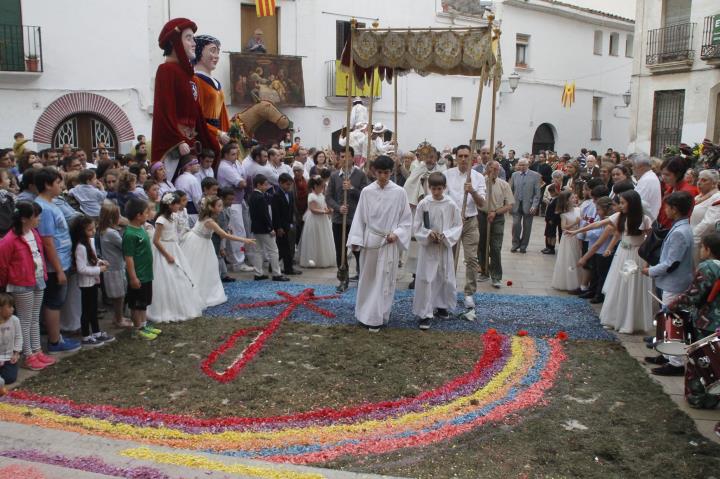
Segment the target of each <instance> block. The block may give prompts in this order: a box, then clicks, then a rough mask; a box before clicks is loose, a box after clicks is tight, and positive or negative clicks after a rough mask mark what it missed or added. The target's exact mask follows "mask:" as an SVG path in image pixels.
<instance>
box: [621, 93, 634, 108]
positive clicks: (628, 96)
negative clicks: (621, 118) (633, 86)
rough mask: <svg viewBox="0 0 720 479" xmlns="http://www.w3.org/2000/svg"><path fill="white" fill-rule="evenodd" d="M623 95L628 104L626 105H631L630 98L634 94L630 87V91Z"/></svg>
mask: <svg viewBox="0 0 720 479" xmlns="http://www.w3.org/2000/svg"><path fill="white" fill-rule="evenodd" d="M622 97H623V102H625V106H626V107H628V106H630V100H631V98H632V95H631V93H630V90H629V89H628V91H626V92H625V93H623V96H622Z"/></svg>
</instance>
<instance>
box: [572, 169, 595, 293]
mask: <svg viewBox="0 0 720 479" xmlns="http://www.w3.org/2000/svg"><path fill="white" fill-rule="evenodd" d="M595 181H596V180H593V179H590V180H589V181H587V182H585V181H574V182H573V189H575V190H576V191H577V190H580V198H581V199H582V202H581V203H580V206H579V208H580V223H579V224H578V226H580V227H583V226H585V225H586V224H588V223H592V222H593V221H594V218H595V199H594V198H593V197H592V188H593V187H594V186H595V183H594V182H595ZM577 239H579V240H580V254H581V255H584V254H585V253H587V250H588V247H589V243H588V241H587V238H586V237H585V235H584V234H583V233H581V234H579V235H578V236H577ZM590 267H591V265H586V266H583V267H579V268H578V271H580V291H581V293H580V297H581V298H583V299H585V298H587V297H588V296H589V295H590V294H592V292H591V291H590V282H591V281H592V271H591V270H590Z"/></svg>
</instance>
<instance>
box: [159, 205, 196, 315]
mask: <svg viewBox="0 0 720 479" xmlns="http://www.w3.org/2000/svg"><path fill="white" fill-rule="evenodd" d="M179 210H180V195H178V192H177V191H176V192H168V193H165V194H164V195H163V196H162V199H161V201H160V213H159V214H158V216H157V219H156V220H155V233H154V235H153V238H152V242H153V246H154V248H153V285H154V288H153V302H152V304H151V305H150V306H149V307H148V310H147V315H148V318H150V319H151V320H152V321H155V322H159V323H167V322H171V321H184V320H186V319H191V318H197V317H198V316H200V315H201V314H202V305H203V300H202V299H201V298H200V294H199V288H200V285H197V286H196V285H195V284H194V283H193V281H192V279H191V275H192V270H191V269H190V263H189V261H188V260H187V258H186V257H185V254H184V253H183V250H182V249H181V248H180V242H179V240H178V236H177V227H176V226H175V214H176V213H177V212H178V211H179ZM193 254H194V253H193Z"/></svg>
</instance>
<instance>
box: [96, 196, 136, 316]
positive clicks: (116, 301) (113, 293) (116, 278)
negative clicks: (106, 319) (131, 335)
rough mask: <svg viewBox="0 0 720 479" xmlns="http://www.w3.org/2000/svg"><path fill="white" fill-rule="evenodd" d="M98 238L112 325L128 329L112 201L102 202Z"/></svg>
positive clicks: (117, 210) (115, 207)
mask: <svg viewBox="0 0 720 479" xmlns="http://www.w3.org/2000/svg"><path fill="white" fill-rule="evenodd" d="M98 237H99V239H100V242H99V244H100V254H101V256H102V257H103V259H105V261H107V263H108V268H107V271H105V272H104V273H103V285H104V287H105V294H106V295H107V297H108V299H110V302H111V303H112V308H113V324H114V325H115V326H116V327H118V328H129V327H131V326H132V322H131V321H130V320H128V319H127V318H125V317H123V306H124V302H125V291H126V290H127V277H126V275H125V261H124V258H123V252H122V235H121V234H120V208H119V207H118V205H117V204H115V203H113V202H112V201H105V202H103V205H102V208H101V209H100V221H99V223H98Z"/></svg>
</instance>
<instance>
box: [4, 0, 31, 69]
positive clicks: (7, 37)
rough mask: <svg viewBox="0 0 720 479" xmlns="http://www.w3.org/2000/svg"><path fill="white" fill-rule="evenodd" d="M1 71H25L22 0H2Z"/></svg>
mask: <svg viewBox="0 0 720 479" xmlns="http://www.w3.org/2000/svg"><path fill="white" fill-rule="evenodd" d="M0 71H21V72H22V71H25V52H24V48H23V28H22V12H21V9H20V0H0Z"/></svg>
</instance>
